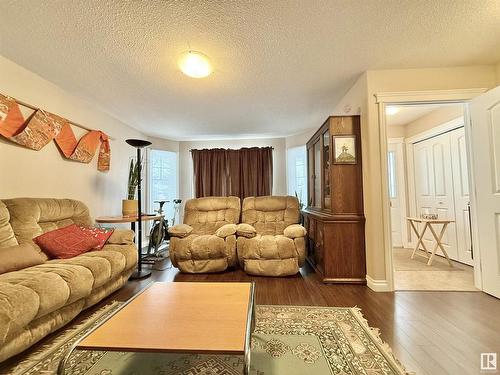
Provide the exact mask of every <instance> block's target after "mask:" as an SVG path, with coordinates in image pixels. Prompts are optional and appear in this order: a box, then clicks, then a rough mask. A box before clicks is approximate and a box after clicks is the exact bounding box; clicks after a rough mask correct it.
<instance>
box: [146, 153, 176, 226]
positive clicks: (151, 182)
mask: <svg viewBox="0 0 500 375" xmlns="http://www.w3.org/2000/svg"><path fill="white" fill-rule="evenodd" d="M148 158H149V163H148V167H149V169H148V188H149V189H148V191H149V195H148V198H149V199H148V202H149V204H148V208H149V212H154V210H157V209H158V203H155V201H160V200H168V201H170V202H169V203H165V205H164V206H163V208H164V210H165V218H166V219H168V220H169V222H170V220H171V219H172V217H173V215H174V210H173V203H172V200H173V199H176V198H178V194H179V193H178V191H177V153H176V152H171V151H163V150H150V151H149V155H148ZM177 220H179V218H177Z"/></svg>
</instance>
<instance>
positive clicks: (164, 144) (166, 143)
mask: <svg viewBox="0 0 500 375" xmlns="http://www.w3.org/2000/svg"><path fill="white" fill-rule="evenodd" d="M148 140H149V141H150V142H151V148H154V149H156V150H165V151H172V152H179V142H178V141H172V140H170V139H164V138H157V137H148Z"/></svg>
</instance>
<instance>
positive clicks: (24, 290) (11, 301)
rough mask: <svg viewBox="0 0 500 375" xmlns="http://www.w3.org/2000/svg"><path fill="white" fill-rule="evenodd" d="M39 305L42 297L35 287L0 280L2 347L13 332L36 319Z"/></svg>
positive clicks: (0, 340) (0, 336)
mask: <svg viewBox="0 0 500 375" xmlns="http://www.w3.org/2000/svg"><path fill="white" fill-rule="evenodd" d="M39 305H40V298H39V296H38V294H37V293H36V292H35V291H34V290H33V289H31V288H28V287H26V286H23V285H18V284H11V283H9V282H4V281H2V280H0V348H1V347H2V346H3V344H4V343H5V340H6V338H7V336H8V335H9V334H10V333H11V332H17V331H19V330H20V329H21V328H22V327H25V326H26V325H28V324H29V323H30V322H31V321H32V320H33V319H35V316H36V315H37V314H38V308H39Z"/></svg>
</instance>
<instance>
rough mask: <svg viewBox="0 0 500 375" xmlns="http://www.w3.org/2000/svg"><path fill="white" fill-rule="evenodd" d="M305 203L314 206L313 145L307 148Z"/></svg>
mask: <svg viewBox="0 0 500 375" xmlns="http://www.w3.org/2000/svg"><path fill="white" fill-rule="evenodd" d="M307 168H308V171H307V175H308V178H309V180H308V182H307V184H308V185H307V205H308V206H309V207H312V206H314V147H309V148H308V149H307Z"/></svg>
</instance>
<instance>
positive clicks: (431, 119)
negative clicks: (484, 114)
mask: <svg viewBox="0 0 500 375" xmlns="http://www.w3.org/2000/svg"><path fill="white" fill-rule="evenodd" d="M463 115H464V107H463V106H462V105H461V104H457V105H446V106H444V107H440V108H436V109H435V110H433V111H431V112H429V113H427V114H425V115H424V116H422V117H419V118H418V119H416V120H414V121H411V122H409V123H408V124H404V125H395V126H388V127H387V138H409V137H413V136H414V135H417V134H420V133H423V132H425V131H427V130H430V129H432V128H435V127H436V126H439V125H442V124H444V123H445V122H448V121H451V120H454V119H456V118H458V117H461V116H463Z"/></svg>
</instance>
